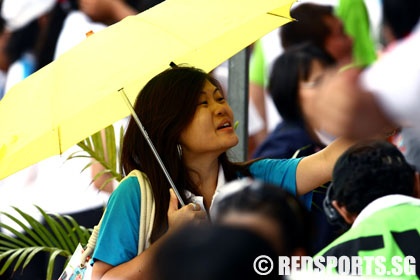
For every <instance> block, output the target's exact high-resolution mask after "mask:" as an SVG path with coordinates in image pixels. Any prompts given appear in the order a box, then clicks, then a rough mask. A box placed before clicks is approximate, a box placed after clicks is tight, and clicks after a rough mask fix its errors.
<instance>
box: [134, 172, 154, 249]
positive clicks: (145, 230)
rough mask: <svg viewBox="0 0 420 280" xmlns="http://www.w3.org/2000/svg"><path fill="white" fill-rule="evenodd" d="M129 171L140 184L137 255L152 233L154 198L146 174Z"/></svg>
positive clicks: (147, 243) (148, 244) (147, 246)
mask: <svg viewBox="0 0 420 280" xmlns="http://www.w3.org/2000/svg"><path fill="white" fill-rule="evenodd" d="M131 173H134V174H135V175H136V176H137V179H138V180H139V185H140V196H141V203H140V207H141V209H140V227H139V244H138V255H140V253H142V252H143V251H144V250H146V249H147V248H149V246H150V237H151V235H152V229H153V223H154V220H155V198H154V196H153V192H152V187H151V186H150V182H149V179H148V178H147V176H146V174H144V173H143V172H140V171H138V170H133V171H132V172H131ZM131 173H130V174H131Z"/></svg>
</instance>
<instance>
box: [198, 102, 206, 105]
mask: <svg viewBox="0 0 420 280" xmlns="http://www.w3.org/2000/svg"><path fill="white" fill-rule="evenodd" d="M198 105H207V101H200V102H199V103H198Z"/></svg>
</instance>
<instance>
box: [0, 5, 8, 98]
mask: <svg viewBox="0 0 420 280" xmlns="http://www.w3.org/2000/svg"><path fill="white" fill-rule="evenodd" d="M2 5H3V2H2V1H0V10H1V6H2ZM5 25H6V23H5V21H4V19H3V17H1V16H0V100H1V99H2V98H3V96H4V87H5V84H6V73H7V70H8V69H9V65H10V59H9V57H8V55H7V54H6V45H7V42H8V41H9V38H10V32H9V30H8V29H7V28H6V26H5Z"/></svg>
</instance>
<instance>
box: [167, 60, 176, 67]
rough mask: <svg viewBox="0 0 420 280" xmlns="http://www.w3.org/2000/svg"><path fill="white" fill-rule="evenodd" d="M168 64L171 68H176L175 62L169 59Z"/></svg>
mask: <svg viewBox="0 0 420 280" xmlns="http://www.w3.org/2000/svg"><path fill="white" fill-rule="evenodd" d="M169 66H171V67H172V68H177V67H178V65H176V64H175V62H173V61H171V63H169Z"/></svg>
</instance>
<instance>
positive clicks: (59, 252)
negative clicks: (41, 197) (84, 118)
mask: <svg viewBox="0 0 420 280" xmlns="http://www.w3.org/2000/svg"><path fill="white" fill-rule="evenodd" d="M123 133H124V130H123V127H121V128H120V132H119V139H120V143H119V146H120V147H121V144H122V139H123ZM115 134H116V133H115V131H114V127H113V125H110V126H108V127H107V128H105V129H104V130H103V131H99V132H97V133H95V134H93V135H92V136H90V137H88V138H86V139H85V140H83V141H81V142H80V143H78V146H79V147H81V148H82V149H83V152H76V153H73V154H72V155H70V156H69V158H68V159H73V158H81V157H84V158H91V159H94V160H92V161H91V162H90V163H89V164H88V165H86V166H85V167H84V168H83V170H85V169H87V168H89V167H90V166H91V165H92V164H93V163H94V162H95V161H96V162H98V163H100V164H101V165H102V166H103V167H104V169H103V170H102V171H101V172H99V173H98V174H97V175H96V176H95V177H94V178H93V180H92V181H94V180H96V179H97V178H99V177H100V176H102V175H104V174H108V175H110V176H109V178H108V179H107V180H106V181H105V182H104V183H103V185H102V187H104V186H105V185H106V184H107V183H109V182H110V181H112V180H117V181H120V180H121V178H122V175H121V174H122V171H121V170H119V167H118V166H119V164H118V160H119V155H118V152H117V150H118V149H117V145H116V137H115ZM86 153H87V154H86ZM83 170H82V171H83ZM37 209H38V210H39V211H40V213H41V214H42V217H43V219H44V221H45V225H44V224H42V223H40V222H39V221H37V220H36V219H34V218H33V217H31V216H30V215H28V214H27V213H25V212H22V211H21V210H20V209H18V208H16V207H15V208H14V210H15V211H16V212H17V214H16V215H11V214H9V213H1V214H2V215H4V216H6V217H8V218H9V219H10V220H11V221H13V223H14V224H15V226H14V227H11V226H9V225H7V224H4V223H1V222H0V228H3V230H7V231H9V232H10V234H5V233H4V232H0V261H3V262H4V265H3V267H1V268H0V275H2V274H4V273H5V271H6V270H7V269H9V268H10V267H12V269H13V271H14V272H16V271H17V270H18V269H19V268H22V269H25V267H26V266H27V265H28V264H29V262H30V261H31V260H32V259H33V258H34V256H35V255H36V254H38V253H40V252H48V253H49V254H50V258H49V261H48V267H47V275H46V278H45V279H47V280H50V279H52V274H53V269H54V263H55V260H56V258H57V257H58V256H63V257H65V258H67V260H70V257H71V256H72V254H73V252H74V250H76V247H77V245H78V244H79V243H81V244H82V246H84V245H86V244H87V242H88V240H89V237H90V235H91V233H92V229H86V228H84V227H82V226H80V225H79V224H78V223H77V222H76V220H74V219H73V218H72V217H71V216H68V215H59V214H47V213H46V212H45V211H44V210H42V209H41V208H40V207H37ZM98 222H99V221H98ZM17 228H18V229H19V230H17Z"/></svg>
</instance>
